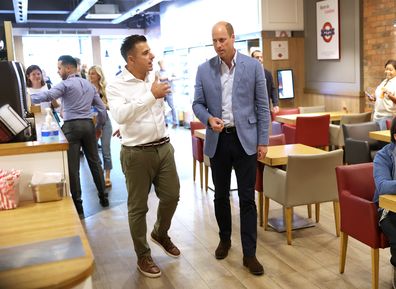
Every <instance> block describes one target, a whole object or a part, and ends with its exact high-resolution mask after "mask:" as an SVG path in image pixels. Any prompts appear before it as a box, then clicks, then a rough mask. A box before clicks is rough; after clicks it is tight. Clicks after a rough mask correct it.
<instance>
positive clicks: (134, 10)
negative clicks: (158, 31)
mask: <svg viewBox="0 0 396 289" xmlns="http://www.w3.org/2000/svg"><path fill="white" fill-rule="evenodd" d="M162 1H163V0H148V1H145V2H143V3H141V4H139V5H137V6H135V7H132V8H131V9H129V10H128V11H127V12H125V13H124V14H122V15H121V16H120V17H118V18H116V19H114V20H113V21H111V23H113V24H118V23H121V22H122V21H124V20H127V19H128V18H131V17H133V16H135V15H137V14H139V13H141V12H143V11H145V10H147V9H149V8H151V7H153V6H155V5H157V4H158V3H161V2H162Z"/></svg>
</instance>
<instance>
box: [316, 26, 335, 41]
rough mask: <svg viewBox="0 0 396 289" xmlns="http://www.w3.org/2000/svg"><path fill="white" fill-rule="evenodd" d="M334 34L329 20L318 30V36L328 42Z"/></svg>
mask: <svg viewBox="0 0 396 289" xmlns="http://www.w3.org/2000/svg"><path fill="white" fill-rule="evenodd" d="M334 34H335V32H334V28H333V26H332V25H331V23H330V22H326V23H325V24H323V27H322V29H321V30H320V36H321V37H322V38H323V40H324V41H325V42H327V43H329V42H330V41H331V39H332V38H333V35H334Z"/></svg>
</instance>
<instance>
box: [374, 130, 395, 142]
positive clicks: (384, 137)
mask: <svg viewBox="0 0 396 289" xmlns="http://www.w3.org/2000/svg"><path fill="white" fill-rule="evenodd" d="M369 137H370V138H372V139H375V140H379V141H384V142H391V137H390V130H377V131H370V132H369Z"/></svg>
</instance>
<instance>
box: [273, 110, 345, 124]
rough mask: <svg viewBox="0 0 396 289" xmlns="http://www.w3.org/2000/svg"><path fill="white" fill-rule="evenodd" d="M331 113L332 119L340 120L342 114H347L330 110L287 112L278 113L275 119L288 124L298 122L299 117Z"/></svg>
mask: <svg viewBox="0 0 396 289" xmlns="http://www.w3.org/2000/svg"><path fill="white" fill-rule="evenodd" d="M326 114H329V115H330V121H339V120H341V116H343V115H344V114H346V112H344V111H328V112H311V113H300V114H285V115H277V116H275V120H276V121H278V122H282V123H286V124H296V119H297V117H306V116H319V115H326Z"/></svg>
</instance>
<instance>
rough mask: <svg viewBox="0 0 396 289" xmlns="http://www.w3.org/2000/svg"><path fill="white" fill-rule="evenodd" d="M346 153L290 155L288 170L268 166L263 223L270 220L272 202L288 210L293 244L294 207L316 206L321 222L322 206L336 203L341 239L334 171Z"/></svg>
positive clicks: (336, 215)
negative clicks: (269, 204) (269, 209)
mask: <svg viewBox="0 0 396 289" xmlns="http://www.w3.org/2000/svg"><path fill="white" fill-rule="evenodd" d="M342 159H343V150H341V149H339V150H335V151H331V152H326V153H323V154H317V155H289V157H288V161H287V170H286V171H283V170H281V169H278V168H274V167H269V166H265V168H264V177H263V186H264V197H265V198H264V202H265V203H266V204H265V205H264V220H268V207H269V206H268V204H267V202H269V199H271V200H274V201H275V202H277V203H279V204H281V205H282V206H283V208H284V210H285V224H286V234H287V243H288V244H289V245H291V242H292V234H291V233H292V216H293V207H296V206H301V205H307V204H315V208H316V212H315V213H316V222H319V213H320V203H324V202H333V206H334V218H335V226H336V235H337V236H339V234H340V228H339V203H338V191H337V181H336V175H335V168H336V167H337V166H340V165H342Z"/></svg>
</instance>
